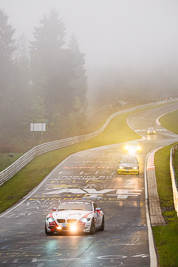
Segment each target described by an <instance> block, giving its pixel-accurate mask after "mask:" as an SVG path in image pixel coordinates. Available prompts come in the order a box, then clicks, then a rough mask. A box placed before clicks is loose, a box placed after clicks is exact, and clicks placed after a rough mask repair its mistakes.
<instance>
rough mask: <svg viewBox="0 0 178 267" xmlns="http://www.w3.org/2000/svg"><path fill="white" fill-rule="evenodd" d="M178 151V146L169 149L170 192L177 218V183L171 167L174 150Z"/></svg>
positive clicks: (172, 166)
mask: <svg viewBox="0 0 178 267" xmlns="http://www.w3.org/2000/svg"><path fill="white" fill-rule="evenodd" d="M176 149H178V144H177V145H174V146H173V147H172V148H171V152H170V172H171V180H172V191H173V198H174V207H175V210H176V212H177V216H178V190H177V183H176V179H175V171H174V165H173V160H172V158H173V155H174V152H175V150H176Z"/></svg>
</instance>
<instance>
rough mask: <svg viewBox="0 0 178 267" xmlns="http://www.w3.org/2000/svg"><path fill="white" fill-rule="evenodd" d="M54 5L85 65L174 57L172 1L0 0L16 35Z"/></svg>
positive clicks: (176, 37) (175, 11) (150, 64)
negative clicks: (83, 55)
mask: <svg viewBox="0 0 178 267" xmlns="http://www.w3.org/2000/svg"><path fill="white" fill-rule="evenodd" d="M53 7H55V8H56V9H57V10H58V11H59V15H60V18H62V19H63V21H64V23H65V26H66V31H67V36H68V37H69V36H71V35H72V34H74V35H75V36H76V38H77V39H78V43H79V47H80V50H81V52H83V53H85V54H86V57H85V59H86V67H88V66H90V67H91V66H96V67H100V66H107V65H109V66H116V67H119V68H127V67H128V68H133V69H137V68H140V69H141V68H153V69H154V67H155V66H157V65H165V66H166V64H167V62H168V63H169V64H175V65H176V64H177V62H178V1H177V0H0V8H2V9H4V10H5V12H6V13H7V15H8V17H9V23H10V24H11V25H12V26H13V27H14V28H15V29H16V36H20V35H21V34H22V33H24V34H25V35H26V36H27V37H28V38H30V39H31V38H32V32H33V29H34V27H36V26H39V25H40V24H39V21H40V19H41V18H42V17H43V15H44V14H47V13H49V10H50V9H51V8H53ZM176 66H178V64H177V65H176Z"/></svg>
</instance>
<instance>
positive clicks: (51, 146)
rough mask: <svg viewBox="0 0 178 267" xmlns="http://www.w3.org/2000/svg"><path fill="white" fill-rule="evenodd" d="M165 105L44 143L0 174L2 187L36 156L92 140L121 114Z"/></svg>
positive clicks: (137, 108) (125, 111) (113, 115)
mask: <svg viewBox="0 0 178 267" xmlns="http://www.w3.org/2000/svg"><path fill="white" fill-rule="evenodd" d="M163 103H165V101H159V102H154V103H149V104H145V105H141V106H137V107H132V108H128V109H125V110H121V111H118V112H116V113H114V114H112V115H111V116H110V117H109V118H108V120H107V121H106V122H105V124H104V125H103V126H102V127H101V128H100V129H99V130H97V131H96V132H94V133H90V134H86V135H80V136H75V137H71V138H66V139H61V140H57V141H52V142H48V143H44V144H41V145H38V146H35V147H34V148H32V149H31V150H29V151H28V152H27V153H25V154H24V155H23V156H21V157H20V158H19V159H18V160H16V161H15V162H14V163H13V164H11V165H10V166H9V167H7V168H6V169H4V170H3V171H1V172H0V186H1V185H2V184H3V183H4V182H6V181H7V180H9V179H10V178H12V177H13V176H14V175H15V174H16V173H17V172H18V171H20V170H21V169H22V168H23V167H24V166H25V165H27V164H28V163H29V162H30V161H31V160H32V159H34V158H35V157H36V156H38V155H41V154H43V153H46V152H49V151H52V150H56V149H60V148H63V147H66V146H70V145H73V144H76V143H80V142H83V141H87V140H89V139H91V138H93V137H95V136H97V135H99V134H100V133H101V132H102V131H104V129H105V128H106V127H107V125H108V124H109V122H110V121H111V120H112V119H113V118H114V117H116V116H118V115H120V114H123V113H127V112H131V111H135V110H139V109H142V108H146V107H152V106H156V105H161V104H163Z"/></svg>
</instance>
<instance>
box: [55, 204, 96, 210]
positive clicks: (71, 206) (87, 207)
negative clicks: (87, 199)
mask: <svg viewBox="0 0 178 267" xmlns="http://www.w3.org/2000/svg"><path fill="white" fill-rule="evenodd" d="M60 210H88V211H92V205H91V203H83V202H66V203H62V204H61V205H60V206H59V207H58V211H60Z"/></svg>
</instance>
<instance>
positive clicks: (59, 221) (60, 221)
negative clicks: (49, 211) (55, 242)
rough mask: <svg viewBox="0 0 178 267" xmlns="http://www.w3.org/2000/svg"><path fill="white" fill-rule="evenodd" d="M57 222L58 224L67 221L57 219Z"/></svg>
mask: <svg viewBox="0 0 178 267" xmlns="http://www.w3.org/2000/svg"><path fill="white" fill-rule="evenodd" d="M57 222H58V223H65V222H66V220H65V219H57Z"/></svg>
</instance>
